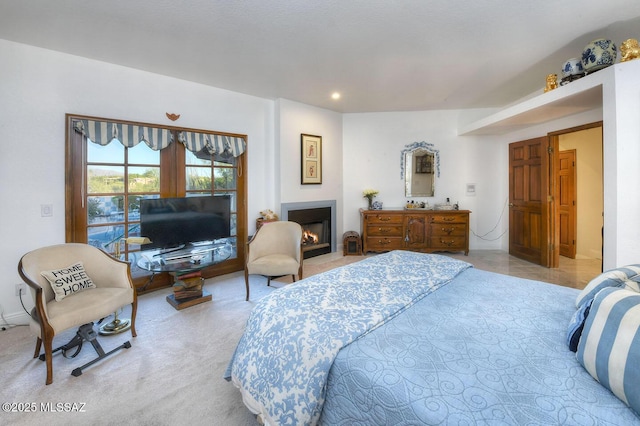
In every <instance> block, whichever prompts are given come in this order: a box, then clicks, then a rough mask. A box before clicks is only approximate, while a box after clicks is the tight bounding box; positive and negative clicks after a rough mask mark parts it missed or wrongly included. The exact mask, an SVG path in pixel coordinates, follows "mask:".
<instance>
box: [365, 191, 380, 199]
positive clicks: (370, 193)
mask: <svg viewBox="0 0 640 426" xmlns="http://www.w3.org/2000/svg"><path fill="white" fill-rule="evenodd" d="M376 195H378V191H377V190H375V189H365V190H364V191H362V196H363V197H365V198H373V197H375V196H376Z"/></svg>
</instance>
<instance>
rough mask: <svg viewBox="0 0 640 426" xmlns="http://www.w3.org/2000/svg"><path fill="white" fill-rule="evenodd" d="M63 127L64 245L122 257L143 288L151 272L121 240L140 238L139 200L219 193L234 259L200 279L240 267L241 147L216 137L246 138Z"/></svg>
mask: <svg viewBox="0 0 640 426" xmlns="http://www.w3.org/2000/svg"><path fill="white" fill-rule="evenodd" d="M67 124H68V127H67V129H68V135H67V144H68V149H67V159H66V161H67V176H66V188H67V191H66V193H67V197H66V198H67V200H66V235H67V237H66V239H67V241H68V242H83V243H88V244H91V245H93V246H96V247H98V248H100V249H102V250H104V251H105V252H107V253H110V254H112V255H115V253H116V252H121V253H123V255H122V257H123V258H126V259H128V261H129V262H130V263H131V270H132V276H133V277H134V278H135V279H136V280H137V278H138V277H139V278H140V280H137V281H139V282H140V283H144V282H145V280H146V278H145V276H148V275H149V273H148V272H147V271H145V270H142V269H140V268H138V267H137V265H136V262H137V259H138V256H139V251H140V246H139V245H135V244H124V243H123V242H122V240H123V239H124V238H128V237H135V236H141V235H140V212H139V208H140V199H141V198H160V197H184V196H187V197H191V196H203V195H222V194H225V195H230V196H231V200H232V203H231V224H230V225H231V237H230V238H229V242H230V243H231V244H232V246H233V247H234V248H235V250H234V255H232V258H230V259H229V260H227V261H225V262H223V263H222V264H219V265H216V266H215V267H212V268H209V269H210V270H208V271H207V270H205V271H204V274H203V275H204V276H205V277H207V276H214V275H219V274H223V273H228V272H232V271H238V270H242V268H243V267H244V242H245V241H246V240H247V235H246V234H247V230H246V226H238V224H244V223H246V212H245V211H244V208H245V207H244V206H245V205H246V203H245V202H244V198H245V188H246V181H245V178H244V173H243V171H244V163H245V158H244V157H245V156H244V155H241V152H244V146H243V147H242V151H238V150H233V149H226V148H225V147H224V146H223V142H224V141H223V139H222V138H226V139H225V140H236V141H240V142H241V143H243V144H244V140H246V137H245V136H243V135H229V134H222V133H217V132H208V131H200V130H198V131H193V130H191V129H181V128H173V127H159V126H154V125H147V124H141V123H130V122H122V121H117V120H110V119H96V118H90V117H80V116H71V115H67ZM194 132H195V133H194ZM194 135H196V136H195V138H196V139H198V140H199V141H200V142H194V140H195V139H194ZM94 139H95V140H94ZM187 146H188V147H189V148H190V149H195V150H196V151H195V152H194V151H191V150H190V149H187V148H186V147H187ZM212 150H215V152H214V153H210V152H211V151H212ZM239 152H240V154H239ZM136 285H138V282H136Z"/></svg>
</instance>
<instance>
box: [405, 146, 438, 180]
mask: <svg viewBox="0 0 640 426" xmlns="http://www.w3.org/2000/svg"><path fill="white" fill-rule="evenodd" d="M419 149H421V150H424V151H427V152H429V153H431V154H433V157H434V161H435V164H434V167H435V175H436V177H440V151H439V150H437V149H435V145H434V144H432V143H429V142H424V141H423V142H413V143H410V144H407V145H405V147H404V149H403V150H402V151H401V152H400V179H402V180H405V159H406V156H407V154H409V153H412V152H415V151H417V150H419ZM405 184H406V182H405Z"/></svg>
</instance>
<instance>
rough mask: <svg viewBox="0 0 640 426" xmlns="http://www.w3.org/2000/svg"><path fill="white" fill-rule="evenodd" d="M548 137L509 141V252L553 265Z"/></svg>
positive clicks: (537, 262)
mask: <svg viewBox="0 0 640 426" xmlns="http://www.w3.org/2000/svg"><path fill="white" fill-rule="evenodd" d="M549 153H550V150H549V139H548V138H547V137H546V136H545V137H541V138H536V139H530V140H526V141H521V142H514V143H512V144H509V254H511V255H513V256H516V257H519V258H521V259H524V260H527V261H529V262H533V263H536V264H538V265H542V266H547V267H549V266H552V262H551V252H552V246H553V244H552V243H551V242H552V238H551V224H550V217H551V216H550V215H549V208H550V207H549V206H550V202H549V201H550V193H549V164H550V161H549V155H550V154H549Z"/></svg>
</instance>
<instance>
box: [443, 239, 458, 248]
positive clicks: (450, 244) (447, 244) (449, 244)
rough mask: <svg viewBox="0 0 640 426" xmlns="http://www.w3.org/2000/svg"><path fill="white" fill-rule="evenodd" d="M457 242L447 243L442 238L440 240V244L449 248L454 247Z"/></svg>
mask: <svg viewBox="0 0 640 426" xmlns="http://www.w3.org/2000/svg"><path fill="white" fill-rule="evenodd" d="M455 243H456V242H455V240H451V241H445V240H443V239H442V238H441V239H440V244H444V245H445V246H447V247H451V246H452V245H454V244H455Z"/></svg>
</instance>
